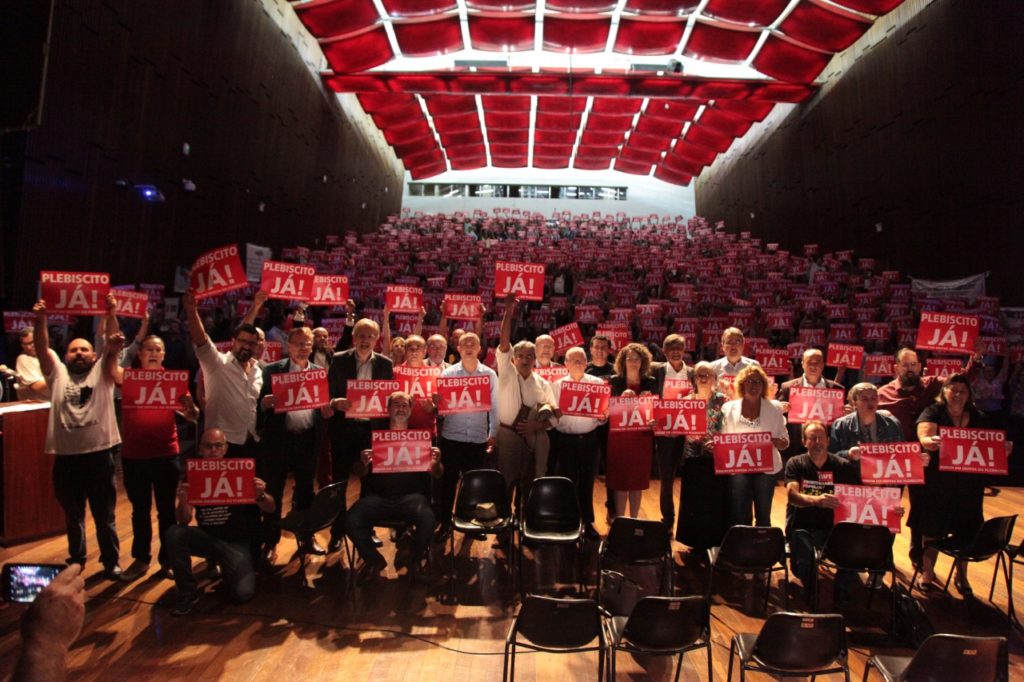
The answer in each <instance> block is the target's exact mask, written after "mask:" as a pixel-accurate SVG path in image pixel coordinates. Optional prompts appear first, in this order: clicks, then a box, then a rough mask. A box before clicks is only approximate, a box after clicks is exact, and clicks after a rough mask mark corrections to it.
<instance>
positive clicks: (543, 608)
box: [501, 594, 607, 681]
mask: <svg viewBox="0 0 1024 682" xmlns="http://www.w3.org/2000/svg"><path fill="white" fill-rule="evenodd" d="M595 639H596V640H597V646H592V643H593V641H594V640H595ZM517 647H525V648H527V649H531V650H533V651H543V652H546V653H555V654H570V653H583V652H588V651H596V652H598V654H597V678H596V679H598V680H600V679H602V678H603V677H604V657H605V652H606V650H607V649H606V643H605V638H604V627H603V626H602V622H601V612H600V610H599V609H598V606H597V602H595V601H594V600H593V599H555V598H554V597H542V596H537V595H532V594H531V595H530V596H528V597H527V598H526V599H525V600H524V601H523V607H522V608H521V609H519V614H518V615H516V617H515V620H513V621H512V625H511V626H510V627H509V629H508V636H507V637H506V638H505V663H504V666H503V667H502V673H501V679H502V680H503V681H504V680H514V679H515V676H516V648H517Z"/></svg>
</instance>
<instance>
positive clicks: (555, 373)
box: [533, 365, 569, 384]
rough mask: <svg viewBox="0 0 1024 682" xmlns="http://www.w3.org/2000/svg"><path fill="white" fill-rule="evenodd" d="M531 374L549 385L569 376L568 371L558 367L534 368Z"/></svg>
mask: <svg viewBox="0 0 1024 682" xmlns="http://www.w3.org/2000/svg"><path fill="white" fill-rule="evenodd" d="M533 373H534V374H536V375H537V376H539V377H540V378H541V379H543V380H544V381H546V382H548V383H549V384H550V383H551V382H552V381H558V380H559V379H561V378H562V377H567V376H569V370H568V369H566V368H565V367H562V366H560V365H548V366H547V367H534V368H533Z"/></svg>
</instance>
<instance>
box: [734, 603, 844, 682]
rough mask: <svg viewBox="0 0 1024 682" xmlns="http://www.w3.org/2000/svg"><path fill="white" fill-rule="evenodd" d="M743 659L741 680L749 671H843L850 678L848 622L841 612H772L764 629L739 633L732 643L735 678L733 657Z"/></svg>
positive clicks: (780, 673)
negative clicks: (847, 648)
mask: <svg viewBox="0 0 1024 682" xmlns="http://www.w3.org/2000/svg"><path fill="white" fill-rule="evenodd" d="M734 656H735V657H737V658H738V659H739V662H740V682H742V681H743V680H744V679H746V671H748V670H750V671H754V672H763V673H767V674H769V675H777V676H786V675H789V676H801V677H806V676H808V675H810V677H811V679H812V680H813V679H814V677H815V676H816V675H827V674H830V673H843V675H844V677H845V679H846V682H849V681H850V667H849V665H848V664H847V661H846V625H845V624H844V622H843V617H842V616H841V615H839V614H838V613H825V614H806V613H788V612H781V613H773V614H772V615H770V616H768V618H767V619H766V620H765V622H764V625H763V626H762V627H761V632H759V633H757V634H752V633H740V634H737V635H735V636H734V637H733V638H732V645H731V646H730V647H729V674H728V676H727V677H726V680H728V681H730V682H731V680H732V664H733V657H734Z"/></svg>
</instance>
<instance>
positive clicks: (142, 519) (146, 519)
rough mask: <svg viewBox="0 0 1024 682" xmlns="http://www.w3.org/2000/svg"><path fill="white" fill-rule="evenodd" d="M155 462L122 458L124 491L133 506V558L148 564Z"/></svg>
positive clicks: (150, 554) (151, 534) (151, 542)
mask: <svg viewBox="0 0 1024 682" xmlns="http://www.w3.org/2000/svg"><path fill="white" fill-rule="evenodd" d="M153 461H154V460H147V459H129V458H125V457H122V458H121V472H122V474H123V481H124V491H125V493H126V494H127V495H128V501H129V502H130V503H131V505H132V558H133V559H135V560H136V561H141V562H142V563H146V564H148V563H149V562H150V561H151V560H152V550H151V547H152V544H153V518H152V515H151V510H152V500H153V484H154V481H153V467H152V462H153Z"/></svg>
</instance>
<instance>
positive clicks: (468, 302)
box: [441, 294, 484, 320]
mask: <svg viewBox="0 0 1024 682" xmlns="http://www.w3.org/2000/svg"><path fill="white" fill-rule="evenodd" d="M483 305H484V304H483V301H482V300H481V297H480V294H445V295H444V301H443V302H442V303H441V306H442V308H443V310H444V315H445V317H447V318H448V319H449V320H476V319H477V318H479V317H480V315H481V314H482V312H481V311H482V310H483Z"/></svg>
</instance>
